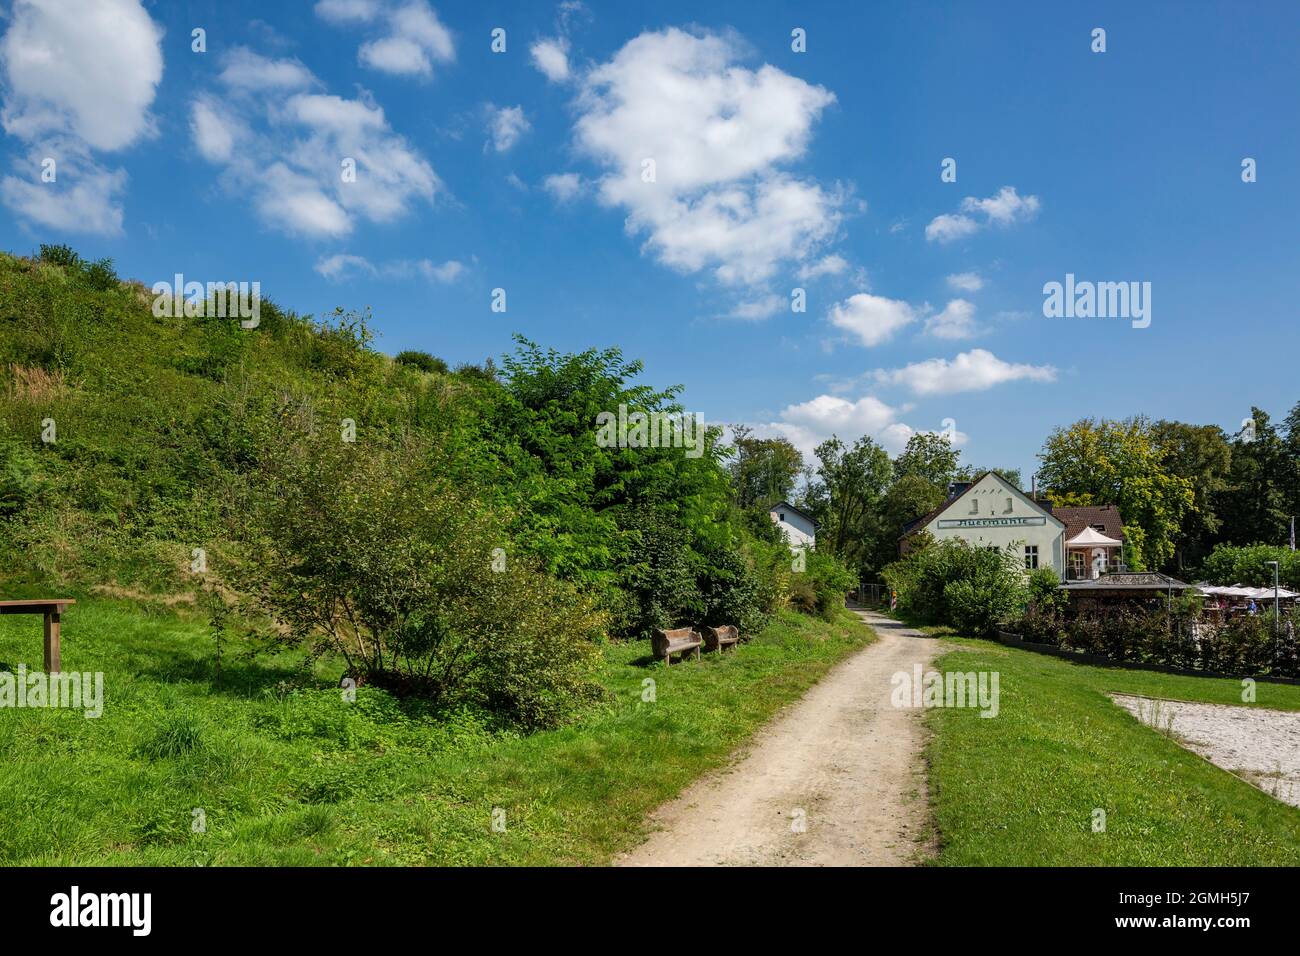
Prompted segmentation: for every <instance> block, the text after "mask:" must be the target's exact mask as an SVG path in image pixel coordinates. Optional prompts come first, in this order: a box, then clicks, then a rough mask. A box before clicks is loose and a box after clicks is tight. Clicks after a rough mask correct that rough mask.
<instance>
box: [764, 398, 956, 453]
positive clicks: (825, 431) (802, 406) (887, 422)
mask: <svg viewBox="0 0 1300 956" xmlns="http://www.w3.org/2000/svg"><path fill="white" fill-rule="evenodd" d="M910 410H911V408H910V406H906V405H905V406H895V405H890V404H888V403H886V402H883V401H881V400H880V399H879V398H876V397H875V396H872V395H867V396H865V397H862V398H858V399H847V398H841V397H839V396H836V395H818V396H817V397H815V398H812V399H810V400H808V401H806V402H800V403H797V404H794V405H788V406H786V407H785V408H784V409H782V410H781V411H780V413H779V414H778V416H777V420H775V421H771V422H763V423H760V424H757V425H754V426H752V427H753V429H754V433H755V434H756V435H757V436H758V437H762V438H769V437H780V438H785V439H786V440H788V441H789V442H790V443H791V444H792V445H794V446H795V447H796V448H798V449H799V450H800V451H801V452H802V453H803V455H804V459H805V461H811V460H812V459H813V455H814V451H815V449H816V447H817V445H818V444H820V443H821V442H823V441H825V440H826V439H828V438H830V437H831V436H833V435H834V436H838V437H839V438H840V439H841V440H842V441H844V442H845V443H846V444H852V443H853V442H854V441H856V440H857V439H858V438H859V437H861V436H864V435H865V436H867V437H869V438H871V439H873V440H874V441H875V442H877V443H878V444H879V445H881V447H883V448H884V449H885V450H886V451H888V452H889V453H890V454H898V453H899V452H900V451H902V450H903V448H904V447H906V445H907V440H908V439H909V438H911V437H912V436H913V435H915V434H918V433H919V432H924V431H930V433H932V434H934V433H935V432H933V431H932V430H927V429H918V428H914V427H913V426H911V425H909V424H907V423H906V422H904V421H903V420H902V419H901V417H900V416H902V415H904V414H906V413H907V412H909V411H910ZM945 434H947V435H948V436H949V437H950V438H951V440H952V442H953V444H954V445H958V446H960V445H964V444H965V443H966V441H967V436H966V435H965V434H963V433H962V432H958V431H956V430H955V429H948V430H947V431H946V432H945Z"/></svg>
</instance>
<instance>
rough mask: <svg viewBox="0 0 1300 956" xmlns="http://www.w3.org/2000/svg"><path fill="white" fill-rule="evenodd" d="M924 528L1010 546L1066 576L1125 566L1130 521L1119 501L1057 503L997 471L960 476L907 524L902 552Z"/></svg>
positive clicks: (1027, 562)
mask: <svg viewBox="0 0 1300 956" xmlns="http://www.w3.org/2000/svg"><path fill="white" fill-rule="evenodd" d="M922 531H927V532H929V533H930V535H931V536H932V537H933V538H934V539H935V540H936V541H943V540H944V539H946V538H960V539H961V540H963V541H965V542H967V543H968V544H970V545H971V546H972V547H976V548H998V549H999V550H1005V549H1007V548H1010V549H1012V550H1013V551H1014V552H1015V554H1016V555H1017V557H1019V558H1020V559H1021V560H1023V562H1024V566H1025V569H1026V570H1030V571H1032V570H1034V569H1036V568H1052V569H1053V570H1055V571H1056V573H1057V575H1058V576H1059V577H1060V578H1061V579H1062V580H1066V579H1067V577H1068V578H1069V579H1071V580H1079V579H1085V578H1090V577H1095V576H1097V575H1098V574H1105V573H1108V572H1111V571H1116V570H1123V568H1124V565H1123V560H1122V555H1123V547H1124V526H1123V523H1122V522H1121V521H1120V516H1119V510H1118V509H1117V508H1115V507H1114V506H1113V505H1102V506H1097V507H1089V508H1053V507H1052V505H1051V503H1050V502H1048V501H1045V500H1042V499H1036V498H1031V497H1030V496H1029V495H1026V494H1025V493H1024V492H1023V491H1021V490H1020V489H1019V488H1017V487H1016V486H1015V485H1013V484H1012V483H1011V482H1009V481H1007V480H1006V479H1005V478H1003V477H1002V476H1001V475H999V474H998V473H997V472H992V471H988V472H985V473H984V474H982V475H980V476H979V477H978V478H976V479H975V480H974V481H968V482H954V483H953V484H952V485H951V486H950V487H949V489H948V498H947V500H945V501H944V503H943V504H941V505H940V506H939V507H938V508H935V509H934V510H933V511H931V512H930V513H929V514H927V515H924V516H923V517H921V518H918V519H917V520H916V521H913V522H912V523H911V524H909V525H908V526H907V527H906V528H904V529H903V535H902V537H901V538H899V541H898V550H899V553H900V554H907V552H908V551H909V550H911V547H912V545H913V544H914V543H915V540H916V536H917V535H919V534H920V533H921V532H922Z"/></svg>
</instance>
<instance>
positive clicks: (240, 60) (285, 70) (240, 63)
mask: <svg viewBox="0 0 1300 956" xmlns="http://www.w3.org/2000/svg"><path fill="white" fill-rule="evenodd" d="M220 80H221V82H222V83H223V84H224V85H225V86H228V87H231V88H232V89H236V90H256V91H267V92H270V91H274V90H279V91H285V90H302V89H306V88H308V87H310V86H315V85H316V84H317V80H316V77H314V76H313V75H312V72H311V70H309V69H307V67H305V66H303V65H302V63H301V62H299V61H298V60H289V59H285V60H273V59H270V58H268V57H264V56H261V55H260V54H257V53H254V52H253V51H252V50H249V49H247V48H246V47H236V48H235V49H234V50H232V51H231V52H230V55H229V56H227V57H226V59H225V62H224V63H223V64H222V67H221V74H220Z"/></svg>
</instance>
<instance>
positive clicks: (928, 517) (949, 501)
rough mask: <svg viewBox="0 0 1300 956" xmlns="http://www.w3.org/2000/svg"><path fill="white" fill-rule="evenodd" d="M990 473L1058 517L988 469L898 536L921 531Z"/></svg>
mask: <svg viewBox="0 0 1300 956" xmlns="http://www.w3.org/2000/svg"><path fill="white" fill-rule="evenodd" d="M989 475H992V476H993V477H994V478H996V479H997V480H998V481H1000V482H1002V484H1003V486H1004V487H1005V488H1007V489H1008V490H1009V491H1011V492H1013V493H1014V494H1015V496H1016V497H1017V498H1019V499H1020V500H1021V501H1023V502H1025V503H1026V504H1027V505H1029V506H1031V507H1032V508H1034V509H1035V510H1036V511H1041V512H1042V513H1043V514H1045V515H1047V517H1049V518H1056V515H1055V514H1053V512H1052V509H1051V508H1045V507H1043V505H1041V504H1039V503H1038V502H1037V501H1035V500H1034V499H1033V498H1031V497H1029V496H1028V495H1027V494H1025V493H1024V492H1023V491H1021V490H1020V489H1019V488H1017V487H1016V486H1015V485H1013V484H1012V483H1011V482H1009V481H1007V480H1006V479H1005V478H1003V477H1002V476H1001V475H999V474H998V473H997V472H996V471H986V472H984V473H983V474H981V475H978V476H977V477H976V478H975V480H974V481H972V482H971V483H970V484H969V485H967V486H966V487H965V488H963V489H962V490H961V491H960V492H958V493H957V494H955V495H950V496H949V497H948V498H947V500H945V501H944V503H943V504H941V505H939V507H937V508H935V509H934V510H933V511H931V512H930V513H929V514H927V515H923V516H922V517H920V518H917V519H916V520H915V521H911V522H909V523H908V524H906V525H904V526H903V533H902V534H901V535H899V536H898V537H899V539H900V540H901V539H903V538H906V537H908V536H909V535H913V534H916V533H917V532H918V531H920V530H921V529H922V528H924V527H925V526H926V525H928V524H929V523H930V522H931V521H933V520H934V519H935V518H937V517H939V515H941V514H943V513H944V512H945V511H947V510H948V509H949V508H951V507H952V506H953V505H955V504H956V503H957V502H959V501H961V499H963V498H965V497H966V496H967V495H968V494H970V492H971V490H972V489H974V488H975V486H976V485H978V484H979V483H980V482H981V481H983V480H984V479H985V478H987V477H988V476H989ZM1056 520H1057V522H1058V523H1059V524H1064V523H1065V522H1064V521H1063V520H1061V519H1059V518H1056Z"/></svg>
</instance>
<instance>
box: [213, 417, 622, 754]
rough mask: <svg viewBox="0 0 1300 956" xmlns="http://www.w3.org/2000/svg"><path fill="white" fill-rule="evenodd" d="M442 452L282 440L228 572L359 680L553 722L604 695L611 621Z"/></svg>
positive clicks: (533, 723) (525, 723) (294, 632)
mask: <svg viewBox="0 0 1300 956" xmlns="http://www.w3.org/2000/svg"><path fill="white" fill-rule="evenodd" d="M436 462H437V455H436V454H434V453H433V451H432V449H429V448H427V447H423V446H420V445H417V444H414V443H412V444H408V445H405V446H402V447H398V448H395V449H377V448H369V449H362V448H360V447H358V446H357V445H354V444H349V443H346V442H340V441H338V439H337V437H336V436H334V435H332V434H329V435H325V436H318V437H315V438H304V439H302V440H300V441H296V442H290V443H286V447H285V448H283V449H282V450H279V451H277V452H275V453H274V455H273V457H272V458H271V459H270V460H269V461H268V463H267V466H266V469H265V472H264V477H265V485H264V487H263V488H262V489H261V490H260V494H259V495H258V498H257V505H258V509H257V512H256V515H257V517H258V518H259V519H260V520H259V528H260V535H259V539H258V540H257V541H256V542H254V543H253V546H252V548H251V549H250V550H249V552H248V558H247V560H246V561H245V562H243V563H242V564H241V565H240V566H239V568H238V569H237V572H236V577H237V579H238V580H239V581H240V582H241V583H242V584H243V586H244V588H245V589H246V590H247V592H248V593H251V594H253V595H255V596H256V599H257V601H258V603H259V605H260V607H261V608H262V609H263V610H264V611H266V612H268V613H270V614H271V615H272V616H273V617H274V618H276V619H277V620H278V621H280V622H281V624H282V625H283V626H284V628H285V634H284V637H285V638H286V639H287V640H290V641H294V642H301V643H304V644H306V645H308V646H309V647H311V648H312V649H313V650H314V651H315V652H317V653H321V652H324V651H332V652H334V653H337V654H338V655H340V656H341V657H342V658H343V660H344V661H346V662H347V666H348V669H349V671H350V673H351V674H353V675H354V676H355V677H356V678H357V679H358V680H359V681H361V682H369V683H373V684H376V685H378V686H381V687H384V688H386V689H388V690H391V691H393V692H395V693H398V694H401V695H417V696H419V697H421V698H424V699H426V700H428V701H430V702H432V703H434V704H436V705H438V706H443V707H449V706H453V705H456V704H472V705H474V706H478V707H482V708H483V709H485V710H487V711H490V712H491V713H492V714H494V715H496V716H497V717H498V718H499V719H501V720H502V721H504V722H508V723H511V724H515V725H519V726H522V727H525V728H530V729H531V728H539V727H551V726H556V725H557V724H559V723H561V722H563V721H564V720H565V719H567V718H568V717H570V716H572V715H573V714H575V713H576V712H577V711H578V710H580V709H581V708H582V707H583V706H584V705H585V704H588V703H590V702H592V701H593V700H595V699H597V698H598V697H599V695H600V689H599V686H598V685H597V684H596V683H595V681H594V680H593V677H594V674H595V668H596V667H597V665H598V661H599V648H598V641H599V639H600V636H601V633H602V628H603V624H604V619H603V617H602V616H601V615H600V614H599V613H598V612H597V611H596V609H595V608H594V606H593V605H592V604H591V602H590V601H589V600H588V599H586V598H585V597H583V596H582V595H581V594H579V593H578V592H577V591H576V590H574V589H573V588H571V587H570V586H568V585H565V584H563V583H561V582H558V581H555V580H554V579H552V578H549V577H547V576H545V575H543V574H541V573H539V572H537V571H536V570H534V569H533V568H532V567H531V566H530V564H529V563H528V562H527V561H526V560H523V559H520V558H519V557H518V556H513V555H510V554H509V553H508V552H507V551H506V549H505V547H503V545H508V544H509V542H508V540H507V539H506V537H505V536H504V534H503V532H502V529H501V526H500V524H499V522H498V521H497V520H496V519H495V517H494V516H493V515H492V514H491V513H490V512H488V511H486V510H485V509H484V508H483V507H482V506H481V505H480V504H478V503H476V502H475V501H473V500H472V499H470V498H468V497H467V496H466V495H465V494H464V493H463V492H462V491H460V490H459V489H457V488H455V487H453V486H451V485H450V484H449V483H448V482H447V481H446V480H445V479H443V478H441V477H440V476H439V475H438V474H437V472H436V470H435V469H434V468H433V467H432V466H433V465H434V464H436ZM497 549H500V550H497ZM503 561H504V564H503V563H502V562H503Z"/></svg>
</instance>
